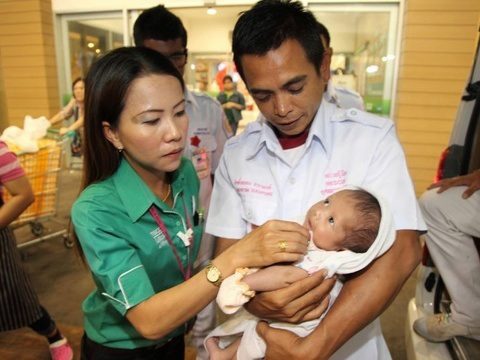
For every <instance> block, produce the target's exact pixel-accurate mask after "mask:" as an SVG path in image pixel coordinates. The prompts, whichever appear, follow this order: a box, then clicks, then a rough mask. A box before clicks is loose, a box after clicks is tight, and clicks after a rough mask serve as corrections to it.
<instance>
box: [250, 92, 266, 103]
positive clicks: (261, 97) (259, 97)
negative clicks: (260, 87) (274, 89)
mask: <svg viewBox="0 0 480 360" xmlns="http://www.w3.org/2000/svg"><path fill="white" fill-rule="evenodd" d="M253 97H254V98H255V100H257V101H260V102H265V101H267V100H268V99H269V98H270V95H268V94H255V95H253Z"/></svg>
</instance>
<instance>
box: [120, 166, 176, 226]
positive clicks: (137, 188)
mask: <svg viewBox="0 0 480 360" xmlns="http://www.w3.org/2000/svg"><path fill="white" fill-rule="evenodd" d="M172 176H173V178H172V195H173V198H174V200H175V199H176V198H177V196H178V195H179V194H180V193H181V192H182V189H183V181H184V176H183V174H180V172H179V171H175V172H174V173H173V175H172ZM112 179H113V183H114V185H115V188H116V189H117V193H118V196H119V197H120V199H121V201H122V203H123V204H124V206H125V209H126V211H127V213H128V215H129V216H130V219H131V220H132V222H136V221H137V220H138V219H139V218H140V217H141V216H143V214H145V213H146V212H147V211H148V209H150V207H151V206H152V205H153V204H155V205H156V206H157V207H158V208H159V209H160V210H162V211H163V210H167V207H166V205H165V204H164V203H163V202H161V201H160V200H159V199H158V198H157V197H156V196H155V194H154V193H153V192H152V191H151V190H150V189H149V188H148V186H147V184H145V182H144V181H143V180H142V179H141V178H140V176H139V175H138V174H137V172H136V171H135V170H134V169H133V168H132V166H131V165H130V164H129V163H128V161H127V160H125V159H123V158H122V159H121V161H120V165H119V167H118V169H117V171H116V172H115V174H113V176H112ZM126 189H128V190H126Z"/></svg>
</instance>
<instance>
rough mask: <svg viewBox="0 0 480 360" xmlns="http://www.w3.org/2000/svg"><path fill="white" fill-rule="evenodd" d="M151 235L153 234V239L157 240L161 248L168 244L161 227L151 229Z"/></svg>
mask: <svg viewBox="0 0 480 360" xmlns="http://www.w3.org/2000/svg"><path fill="white" fill-rule="evenodd" d="M150 235H151V236H152V239H153V240H154V241H155V243H156V244H157V245H158V248H161V247H163V246H165V245H166V244H167V242H166V241H165V240H166V239H165V235H164V234H163V232H162V230H160V228H158V227H157V228H156V229H155V230H153V231H150Z"/></svg>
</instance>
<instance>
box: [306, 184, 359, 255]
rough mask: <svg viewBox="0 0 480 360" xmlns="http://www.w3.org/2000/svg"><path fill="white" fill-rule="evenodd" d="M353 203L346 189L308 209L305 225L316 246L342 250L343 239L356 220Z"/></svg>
mask: <svg viewBox="0 0 480 360" xmlns="http://www.w3.org/2000/svg"><path fill="white" fill-rule="evenodd" d="M354 205H355V202H354V201H353V200H352V199H351V198H350V196H349V192H348V190H347V191H343V190H342V191H339V192H337V193H335V194H333V195H332V196H330V197H328V198H326V199H325V200H322V201H319V202H317V203H316V204H314V205H313V206H312V207H311V208H310V209H309V210H308V212H307V216H306V218H305V226H306V227H307V228H308V229H309V230H311V231H312V234H313V236H312V240H313V243H314V244H315V245H316V246H317V247H318V248H320V249H324V250H330V251H339V250H344V249H343V247H342V243H343V240H344V239H345V236H346V234H347V232H348V230H349V229H352V228H353V227H354V225H355V223H356V221H357V220H356V216H355V215H356V214H355V210H354Z"/></svg>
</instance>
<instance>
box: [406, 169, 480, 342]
mask: <svg viewBox="0 0 480 360" xmlns="http://www.w3.org/2000/svg"><path fill="white" fill-rule="evenodd" d="M479 189H480V170H475V171H473V172H471V173H469V174H468V175H464V176H457V177H454V178H450V179H444V180H441V181H439V182H437V183H435V184H432V185H430V187H429V190H428V191H426V192H425V193H424V194H423V195H422V197H421V198H420V207H421V209H422V212H423V216H424V218H425V222H426V223H427V227H428V232H427V234H426V243H427V247H428V251H429V253H430V255H431V257H432V259H433V261H434V263H435V266H436V268H437V269H438V272H439V273H440V275H441V277H442V279H443V282H444V283H445V287H446V288H447V290H448V294H449V295H450V299H451V301H452V303H451V306H450V310H451V313H440V314H432V315H428V316H426V317H423V318H420V319H417V320H416V321H415V322H414V324H413V328H414V329H415V331H416V332H417V333H418V334H419V335H420V336H423V337H424V338H425V339H427V340H429V341H434V342H441V341H446V340H449V339H451V338H453V337H454V336H466V337H469V338H472V339H476V340H480V277H479V274H480V258H479V254H478V245H479V244H478V243H477V244H475V242H478V241H479V240H478V238H479V237H480V192H479V191H478V190H479Z"/></svg>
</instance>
